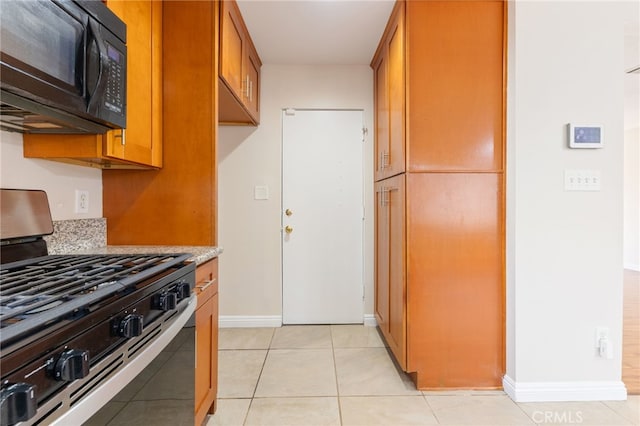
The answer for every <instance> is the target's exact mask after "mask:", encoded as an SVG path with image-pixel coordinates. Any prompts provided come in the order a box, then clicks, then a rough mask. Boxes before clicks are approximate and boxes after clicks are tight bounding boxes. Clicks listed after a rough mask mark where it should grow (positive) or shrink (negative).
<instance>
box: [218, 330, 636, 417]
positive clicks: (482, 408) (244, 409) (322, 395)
mask: <svg viewBox="0 0 640 426" xmlns="http://www.w3.org/2000/svg"><path fill="white" fill-rule="evenodd" d="M219 348H220V352H219V355H220V358H219V380H218V398H219V399H218V411H217V413H216V414H215V415H214V416H211V417H209V419H208V422H207V426H223V425H224V426H234V425H263V426H288V425H290V426H312V425H343V426H351V425H357V426H375V425H384V426H402V425H438V424H440V425H490V426H494V425H495V426H497V425H535V424H544V425H548V424H581V425H599V426H613V425H640V396H637V395H635V396H630V397H629V399H628V400H627V401H616V402H569V403H526V404H525V403H523V404H517V403H515V402H513V401H512V400H511V399H510V398H509V397H508V396H507V395H505V394H504V393H503V392H501V391H452V392H420V391H417V390H416V389H415V387H414V385H413V383H412V382H411V380H409V378H408V377H407V376H406V375H405V374H404V373H402V372H401V371H400V370H398V368H397V367H396V365H395V364H394V362H393V361H392V359H391V357H390V355H389V354H388V353H387V350H386V349H385V347H384V343H383V341H382V340H381V339H380V337H379V335H378V332H377V330H376V329H375V328H373V327H364V326H360V325H331V326H285V327H282V328H275V329H274V328H241V329H238V328H234V329H221V330H220V335H219Z"/></svg>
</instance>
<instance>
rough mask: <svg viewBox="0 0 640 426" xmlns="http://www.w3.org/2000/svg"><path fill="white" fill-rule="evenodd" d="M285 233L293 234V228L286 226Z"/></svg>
mask: <svg viewBox="0 0 640 426" xmlns="http://www.w3.org/2000/svg"><path fill="white" fill-rule="evenodd" d="M284 232H286V233H287V234H290V233H292V232H293V226H289V225H287V226H285V227H284Z"/></svg>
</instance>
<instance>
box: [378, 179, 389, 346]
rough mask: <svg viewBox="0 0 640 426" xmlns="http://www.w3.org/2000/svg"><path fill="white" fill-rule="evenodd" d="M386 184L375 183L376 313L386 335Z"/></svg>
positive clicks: (387, 272) (387, 214)
mask: <svg viewBox="0 0 640 426" xmlns="http://www.w3.org/2000/svg"><path fill="white" fill-rule="evenodd" d="M385 184H386V182H385V181H382V182H376V184H375V190H376V209H375V215H376V218H375V222H376V234H375V244H376V249H375V250H376V269H375V274H376V275H375V315H376V321H377V322H378V326H379V327H380V329H381V330H382V332H383V333H384V334H385V335H386V334H388V333H389V206H388V204H387V202H386V200H387V196H388V191H387V189H386V187H385Z"/></svg>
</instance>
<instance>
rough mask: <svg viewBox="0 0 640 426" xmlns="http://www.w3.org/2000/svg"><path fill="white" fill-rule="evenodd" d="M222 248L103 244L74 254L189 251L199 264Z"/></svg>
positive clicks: (217, 254)
mask: <svg viewBox="0 0 640 426" xmlns="http://www.w3.org/2000/svg"><path fill="white" fill-rule="evenodd" d="M223 251H224V249H223V248H222V247H215V246H105V247H97V248H93V249H89V250H82V251H81V252H75V254H154V253H158V254H167V253H189V254H191V255H192V257H191V259H192V260H193V261H195V262H196V265H200V264H202V263H204V262H206V261H208V260H211V259H214V258H216V257H218V256H219V255H220V254H222V252H223Z"/></svg>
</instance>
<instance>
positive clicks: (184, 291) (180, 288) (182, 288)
mask: <svg viewBox="0 0 640 426" xmlns="http://www.w3.org/2000/svg"><path fill="white" fill-rule="evenodd" d="M175 291H176V293H178V300H182V299H187V298H189V296H191V286H190V285H189V283H187V282H179V283H178V284H176V287H175Z"/></svg>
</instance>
